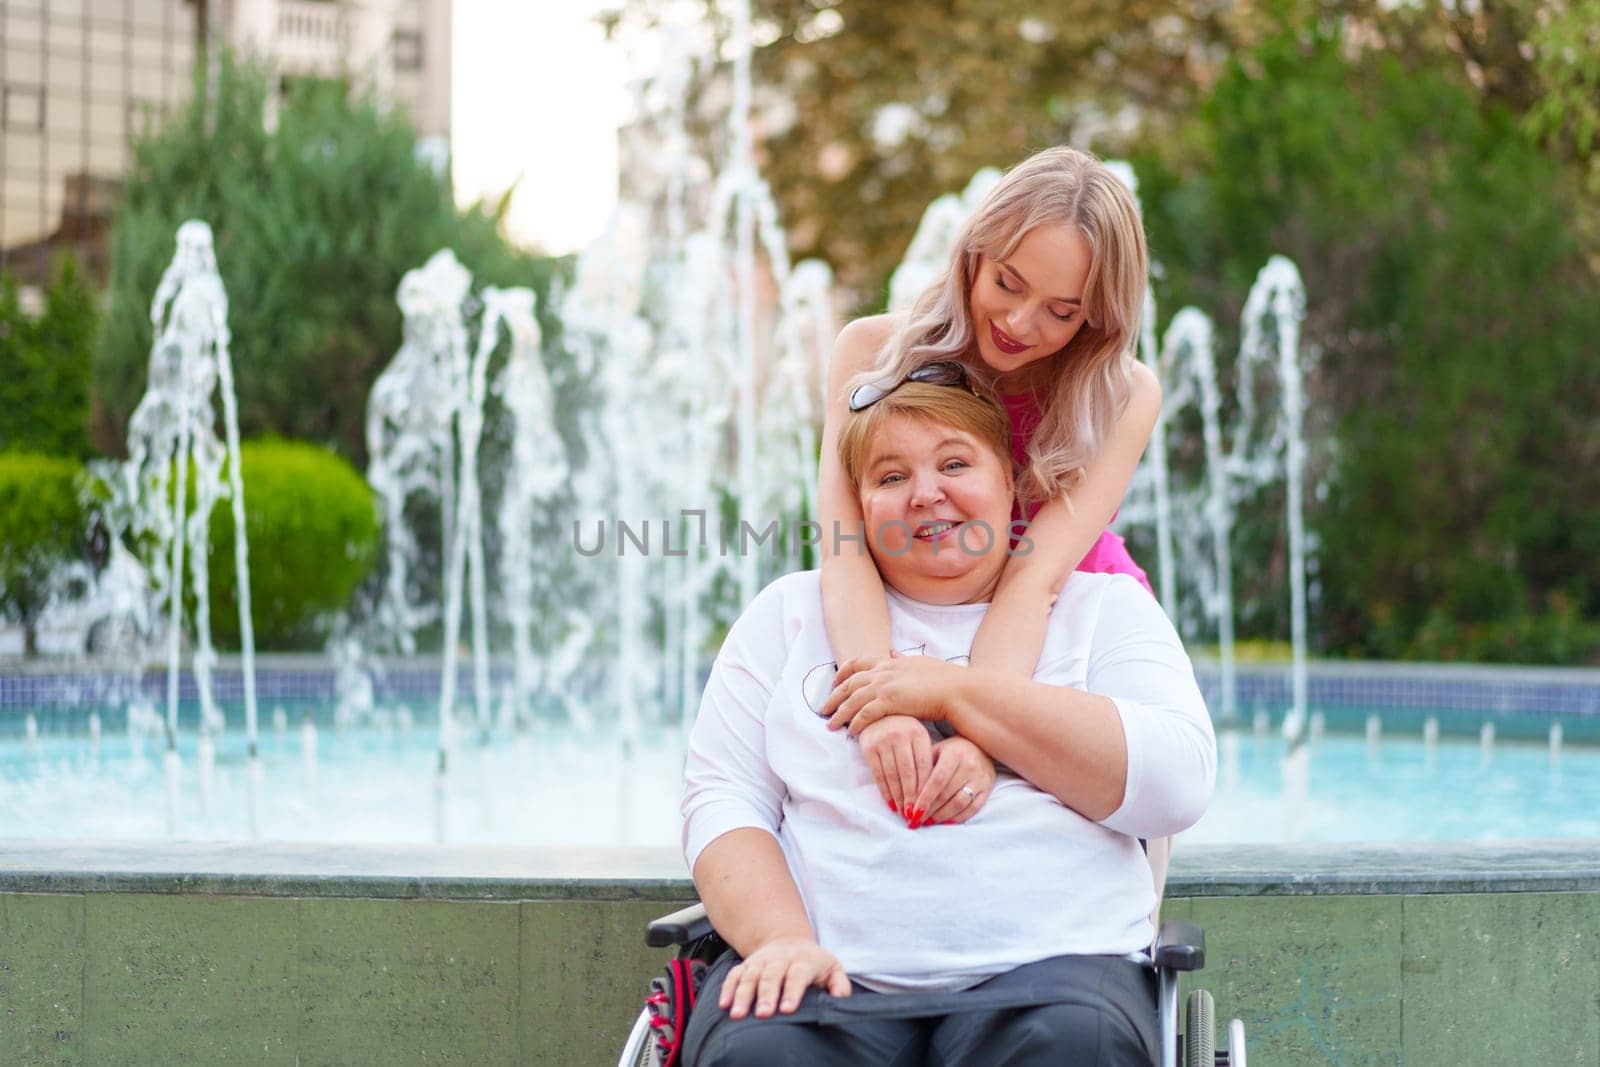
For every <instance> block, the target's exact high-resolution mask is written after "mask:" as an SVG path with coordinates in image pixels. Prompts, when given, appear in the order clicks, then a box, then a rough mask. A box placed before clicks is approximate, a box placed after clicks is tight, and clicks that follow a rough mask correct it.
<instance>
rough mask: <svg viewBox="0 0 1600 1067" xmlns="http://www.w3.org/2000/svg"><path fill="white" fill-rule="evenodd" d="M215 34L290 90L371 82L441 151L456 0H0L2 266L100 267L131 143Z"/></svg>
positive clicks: (33, 271) (41, 276)
mask: <svg viewBox="0 0 1600 1067" xmlns="http://www.w3.org/2000/svg"><path fill="white" fill-rule="evenodd" d="M212 43H220V44H226V45H231V46H233V47H236V48H239V49H241V50H246V51H250V52H253V53H255V54H256V55H257V56H259V57H262V58H264V59H265V60H266V61H267V62H268V63H269V64H270V66H271V69H272V70H273V72H274V73H275V74H276V75H277V77H278V84H279V85H280V86H282V85H285V84H287V83H288V82H289V81H291V80H293V79H295V78H304V77H331V76H339V75H343V76H348V77H350V78H352V79H354V80H358V81H362V82H365V83H367V84H371V85H374V86H375V87H376V88H377V89H378V91H379V93H380V94H381V96H382V97H383V98H384V99H387V100H390V101H392V102H393V103H394V105H395V106H397V107H402V108H404V109H406V110H407V111H408V112H409V113H410V114H411V115H412V117H413V119H414V121H415V122H416V124H417V129H418V133H419V135H420V137H421V138H422V142H423V148H424V150H425V151H427V152H429V153H430V154H434V155H436V156H437V157H438V158H440V159H441V160H442V159H443V157H444V155H445V152H446V146H447V145H448V140H449V134H450V0H0V270H5V271H8V272H10V273H12V274H14V275H16V276H17V277H19V278H20V279H22V280H23V281H24V282H26V283H34V284H39V283H42V282H43V281H44V280H45V279H46V278H47V276H48V274H49V271H50V263H51V260H52V259H53V257H54V254H55V252H56V251H57V250H59V249H64V248H71V249H74V250H75V251H76V252H77V254H78V255H79V258H80V259H82V260H83V261H85V262H86V264H87V265H88V266H89V267H90V269H91V271H93V272H94V273H96V274H97V275H99V276H102V277H103V276H104V274H105V271H106V269H107V267H108V262H107V257H108V254H109V253H108V248H107V241H106V236H107V231H108V229H109V226H110V219H111V214H112V212H113V210H114V208H115V205H116V200H117V195H118V190H119V189H120V180H121V177H122V174H123V172H124V171H125V170H126V168H127V166H128V163H129V160H130V151H129V145H130V140H131V138H132V137H134V136H135V135H137V134H138V133H139V131H140V130H141V129H144V128H145V127H146V126H147V125H148V124H149V123H152V122H155V121H158V120H159V119H160V118H161V117H162V116H164V115H166V114H169V113H171V112H173V111H174V110H175V109H177V108H178V107H179V106H181V105H182V104H183V102H184V101H185V100H186V99H187V97H188V95H189V92H190V85H191V79H192V77H193V73H194V68H195V64H196V62H197V61H198V57H200V56H203V55H204V54H205V52H206V46H207V45H208V44H212Z"/></svg>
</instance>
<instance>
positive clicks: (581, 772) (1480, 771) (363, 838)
mask: <svg viewBox="0 0 1600 1067" xmlns="http://www.w3.org/2000/svg"><path fill="white" fill-rule="evenodd" d="M268 719H269V723H268V726H267V728H266V729H265V730H264V731H263V734H262V770H263V776H262V777H263V784H262V788H261V836H262V837H263V838H265V839H268V840H281V841H324V842H339V841H349V842H397V843H398V842H428V841H437V840H444V841H449V842H453V843H500V844H528V845H580V844H581V845H605V844H617V845H644V844H656V845H673V844H676V843H677V838H678V815H677V800H678V796H679V793H680V782H681V767H682V753H681V750H680V748H679V747H678V742H677V739H676V736H675V735H674V734H673V733H672V732H670V731H668V732H664V733H662V734H660V735H658V737H657V739H656V740H655V741H654V742H651V743H644V744H640V745H637V746H635V747H634V750H633V752H632V753H631V754H625V753H624V751H623V747H622V746H621V744H620V743H619V742H618V741H617V740H616V739H615V738H613V737H608V736H606V735H604V734H593V733H585V732H581V731H576V730H573V729H570V728H566V727H562V726H556V725H544V726H540V727H538V728H536V729H534V730H532V731H530V732H529V733H527V734H525V735H522V736H517V737H511V738H502V739H499V740H496V741H495V742H494V743H492V744H491V745H490V746H488V747H479V746H478V745H477V744H476V743H474V742H472V741H471V740H467V741H465V742H463V743H462V744H461V745H460V746H459V747H458V749H457V750H456V751H455V753H454V755H453V757H452V764H451V765H452V767H453V773H452V774H451V775H450V777H449V778H448V780H447V782H446V784H445V785H444V786H443V787H441V786H440V785H439V779H438V777H437V774H436V767H437V762H438V752H437V747H436V746H437V738H436V735H435V734H434V732H433V731H432V730H431V729H428V728H424V727H421V726H418V727H413V728H410V729H402V728H398V727H394V726H391V727H387V728H362V729H350V730H345V731H343V732H340V731H338V730H335V729H332V728H328V727H324V728H322V729H320V730H319V731H318V733H317V736H316V740H315V744H314V749H315V759H314V761H312V760H308V758H307V745H306V743H305V738H304V737H303V735H302V734H301V732H300V728H299V726H298V725H297V724H291V725H289V726H288V728H287V729H285V730H283V731H279V730H276V729H274V728H272V726H271V724H270V716H269V717H268ZM1219 747H1220V752H1221V757H1220V759H1219V770H1218V778H1217V789H1216V793H1215V796H1214V798H1213V801H1212V805H1211V808H1210V810H1209V811H1208V813H1207V815H1206V816H1205V818H1204V819H1203V820H1202V821H1201V822H1200V823H1199V824H1198V825H1197V826H1195V827H1194V828H1193V829H1191V830H1190V831H1188V833H1187V834H1186V835H1185V839H1186V840H1192V841H1205V842H1240V843H1244V842H1283V841H1313V842H1315V841H1438V840H1495V839H1512V838H1534V837H1600V747H1595V746H1588V745H1568V746H1567V747H1566V748H1565V749H1564V750H1563V751H1562V752H1561V753H1560V754H1559V757H1554V756H1552V753H1551V751H1550V749H1549V748H1548V746H1547V745H1544V744H1534V743H1529V742H1506V741H1502V742H1500V743H1498V744H1496V745H1494V746H1493V747H1492V748H1491V749H1488V750H1485V749H1484V748H1483V747H1482V746H1481V745H1480V744H1478V743H1476V742H1463V741H1459V740H1445V741H1441V742H1440V743H1438V744H1437V745H1436V746H1434V747H1432V748H1431V749H1430V747H1429V746H1427V745H1425V744H1424V743H1423V741H1422V739H1421V738H1420V737H1417V736H1405V737H1401V736H1394V735H1389V736H1385V737H1384V738H1383V739H1382V740H1380V741H1379V742H1378V743H1377V744H1376V745H1371V744H1369V743H1368V741H1367V740H1366V739H1365V738H1364V737H1355V736H1348V735H1339V734H1330V735H1327V736H1325V737H1323V738H1321V739H1319V740H1316V741H1313V742H1310V743H1309V744H1308V748H1307V758H1306V759H1305V769H1304V775H1303V778H1304V782H1305V786H1304V788H1303V790H1302V789H1300V788H1298V787H1297V785H1296V782H1297V780H1298V777H1297V775H1296V774H1295V773H1293V772H1292V771H1291V772H1289V773H1287V774H1286V771H1285V766H1284V753H1285V746H1284V742H1283V741H1282V739H1281V738H1280V737H1279V736H1278V735H1277V734H1276V732H1268V733H1267V734H1266V735H1264V736H1255V735H1253V734H1252V733H1251V732H1249V731H1248V730H1245V731H1243V732H1240V731H1231V730H1224V731H1222V732H1221V733H1220V734H1219ZM180 756H181V769H180V775H179V780H178V790H177V805H176V810H177V813H178V816H177V828H176V833H175V834H173V835H172V836H176V837H179V838H184V839H204V840H247V839H249V837H250V827H249V815H248V813H249V810H250V805H249V777H248V775H247V773H246V762H245V745H244V739H243V737H242V735H241V734H239V733H234V732H230V733H229V734H227V735H225V736H224V738H223V739H222V743H221V745H220V746H219V750H218V753H217V758H216V764H215V771H214V774H213V776H212V782H211V786H210V790H209V800H208V799H207V796H206V791H205V789H204V788H203V784H202V780H201V777H202V776H201V774H200V771H199V768H198V766H197V761H196V751H195V740H194V736H193V734H192V733H185V734H184V735H183V736H182V738H181V744H180ZM168 796H169V794H168V784H167V779H166V774H165V772H164V767H163V762H162V751H161V744H160V742H159V740H157V739H154V738H150V739H144V740H141V741H140V742H138V743H137V744H135V743H133V742H131V741H130V739H129V737H128V736H127V734H126V733H125V732H122V731H117V732H111V731H108V732H107V733H106V734H105V736H104V737H103V739H102V741H101V742H100V745H99V752H98V755H95V754H94V752H93V751H92V747H91V744H90V742H89V740H88V739H87V738H86V737H82V736H77V737H51V736H48V735H47V736H43V737H40V738H38V739H37V740H36V741H33V742H30V741H28V740H26V739H20V738H18V739H11V740H7V741H4V742H0V837H49V838H56V837H60V838H79V839H88V838H113V839H139V838H163V837H167V836H169V830H168V811H169V801H168Z"/></svg>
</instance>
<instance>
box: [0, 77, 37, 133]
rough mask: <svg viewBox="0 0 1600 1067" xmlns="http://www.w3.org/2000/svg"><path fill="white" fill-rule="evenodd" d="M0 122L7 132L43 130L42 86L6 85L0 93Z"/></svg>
mask: <svg viewBox="0 0 1600 1067" xmlns="http://www.w3.org/2000/svg"><path fill="white" fill-rule="evenodd" d="M0 122H3V123H4V126H5V128H6V129H8V130H42V129H44V86H42V85H10V84H8V85H6V87H5V89H4V90H3V91H0Z"/></svg>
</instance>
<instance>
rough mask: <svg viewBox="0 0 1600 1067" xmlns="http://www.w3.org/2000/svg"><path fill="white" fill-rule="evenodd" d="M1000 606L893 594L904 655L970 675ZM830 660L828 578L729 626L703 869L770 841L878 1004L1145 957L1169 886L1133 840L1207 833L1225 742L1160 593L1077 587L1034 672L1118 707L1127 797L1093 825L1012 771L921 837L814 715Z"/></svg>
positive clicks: (703, 797)
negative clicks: (745, 844) (1088, 958)
mask: <svg viewBox="0 0 1600 1067" xmlns="http://www.w3.org/2000/svg"><path fill="white" fill-rule="evenodd" d="M987 609H988V605H986V604H966V605H955V606H937V605H929V604H922V603H918V602H916V601H912V600H909V599H907V598H905V597H902V596H900V595H898V594H896V593H894V592H893V591H891V592H890V594H889V622H890V635H891V640H892V642H893V646H894V647H895V648H896V649H899V650H901V651H903V652H904V651H921V652H922V654H924V655H930V656H939V657H941V658H944V659H947V660H954V661H956V662H960V663H965V662H966V659H965V657H966V655H967V653H968V651H969V650H970V649H971V646H972V638H973V635H974V634H975V633H976V632H977V629H978V624H979V623H980V622H981V621H982V619H983V616H984V613H985V611H986V610H987ZM833 658H834V657H833V653H832V651H831V649H830V648H829V645H828V639H827V633H826V631H825V629H824V626H823V618H822V593H821V584H820V581H819V578H818V574H817V572H816V571H806V572H800V573H795V574H790V575H786V576H785V577H783V578H780V579H778V580H777V581H775V582H773V583H772V584H771V585H769V586H768V587H767V588H766V589H765V590H763V591H762V593H761V594H760V595H759V596H758V597H756V599H755V601H754V602H753V603H752V604H751V605H750V606H749V608H747V609H746V610H745V613H744V614H743V615H742V616H741V617H740V618H739V621H738V622H737V623H735V624H734V626H733V629H732V630H731V631H730V632H729V634H728V637H727V640H726V641H725V642H724V643H723V646H722V650H721V652H720V653H719V655H718V656H717V660H716V663H715V665H714V666H713V667H712V670H711V677H710V680H709V681H708V682H707V685H706V691H705V695H704V697H703V698H702V701H701V705H700V714H699V718H698V719H697V720H696V722H695V725H694V729H693V731H692V733H691V735H690V739H689V757H688V765H687V771H686V787H685V792H684V797H683V809H682V810H683V820H684V821H683V849H684V858H685V859H686V860H687V861H688V864H689V869H690V870H691V871H692V870H694V864H695V861H696V860H698V859H699V857H700V853H701V851H702V850H703V849H704V848H705V847H706V845H708V844H710V843H711V842H712V841H713V840H715V839H716V838H717V837H720V836H721V835H723V834H725V833H728V832H729V831H730V830H735V829H739V828H741V827H754V828H757V829H761V830H765V831H767V832H768V833H771V834H772V835H773V836H774V837H776V838H777V840H778V843H779V844H780V846H781V847H782V849H783V853H784V856H785V857H786V858H787V860H788V863H789V870H790V872H791V873H792V874H793V876H794V880H795V884H796V885H797V886H798V887H799V890H800V896H801V899H802V900H803V901H804V902H805V907H806V912H807V917H808V918H809V919H810V921H811V927H812V929H813V930H814V931H815V932H816V936H817V942H818V943H819V944H820V945H822V946H823V947H824V948H826V949H828V950H829V951H830V952H832V953H833V954H834V955H836V956H837V957H838V958H839V961H840V962H841V963H842V964H843V965H844V968H845V970H846V971H847V972H848V973H849V974H850V976H851V977H852V978H855V979H857V980H858V981H861V982H862V983H863V984H865V985H868V986H869V987H871V988H876V989H880V990H884V991H892V990H914V989H956V988H962V987H964V986H967V985H971V984H973V983H975V982H977V981H981V980H983V979H984V978H988V977H991V976H993V975H996V974H1001V973H1003V972H1005V971H1008V970H1011V969H1012V968H1014V967H1018V966H1020V965H1022V964H1024V963H1031V962H1033V961H1035V960H1041V959H1045V958H1048V957H1050V956H1057V955H1065V954H1069V953H1070V954H1115V955H1120V954H1125V953H1130V952H1134V951H1138V950H1141V949H1144V948H1147V947H1148V946H1149V945H1150V942H1151V940H1152V935H1153V931H1152V929H1151V925H1150V912H1151V910H1152V908H1153V907H1154V905H1155V889H1154V886H1153V884H1152V881H1151V875H1150V867H1149V864H1148V862H1147V861H1146V859H1145V856H1144V853H1143V851H1142V850H1141V849H1140V847H1139V842H1138V840H1137V838H1139V837H1145V838H1154V837H1164V836H1167V835H1170V834H1174V833H1177V832H1178V831H1180V830H1182V829H1184V828H1186V827H1188V826H1190V825H1192V824H1193V823H1194V822H1195V821H1197V820H1198V819H1199V818H1200V815H1201V814H1202V813H1203V812H1204V810H1205V806H1206V803H1207V801H1208V800H1209V799H1210V796H1211V789H1212V785H1213V782H1214V780H1215V777H1216V739H1215V737H1214V735H1213V733H1212V729H1211V719H1210V716H1209V715H1208V714H1207V712H1206V708H1205V703H1204V701H1203V699H1202V698H1201V695H1200V690H1199V687H1198V686H1197V685H1196V683H1195V678H1194V668H1193V666H1192V665H1191V664H1190V662H1189V658H1188V656H1187V655H1186V654H1185V653H1184V650H1183V646H1182V644H1181V643H1180V641H1179V640H1178V635H1177V633H1176V632H1175V631H1174V630H1173V628H1172V624H1171V623H1170V622H1169V621H1168V620H1167V617H1166V615H1164V614H1163V613H1162V611H1161V608H1160V606H1159V605H1158V604H1157V603H1156V601H1155V599H1154V598H1153V597H1151V596H1150V594H1149V593H1148V592H1146V591H1145V590H1144V589H1143V588H1142V587H1140V586H1139V585H1138V584H1137V583H1136V582H1135V581H1134V580H1133V579H1131V578H1128V577H1126V576H1124V575H1108V574H1085V573H1074V574H1073V575H1072V576H1071V578H1069V579H1068V581H1067V583H1066V585H1065V586H1064V587H1063V589H1062V591H1061V595H1060V596H1059V598H1058V599H1057V601H1056V605H1055V608H1054V609H1053V610H1052V612H1051V616H1050V622H1049V626H1048V629H1047V632H1046V635H1045V643H1044V650H1043V652H1042V654H1041V656H1040V659H1039V668H1038V670H1037V671H1036V672H1035V674H1034V678H1035V679H1036V680H1037V681H1040V682H1047V683H1050V684H1052V685H1061V686H1067V687H1071V688H1074V689H1080V690H1084V691H1086V692H1090V693H1098V694H1100V695H1103V696H1106V697H1109V698H1110V699H1111V700H1112V701H1113V702H1114V703H1115V704H1116V707H1117V712H1118V714H1119V716H1120V717H1121V720H1122V728H1123V733H1124V735H1125V737H1126V740H1127V751H1128V775H1127V788H1126V792H1125V794H1124V797H1123V802H1122V805H1121V807H1119V808H1118V809H1117V810H1116V811H1115V812H1113V813H1112V814H1111V815H1110V816H1108V817H1107V818H1106V819H1104V820H1102V821H1101V822H1098V823H1097V822H1093V821H1091V820H1089V819H1086V818H1084V817H1083V816H1082V815H1079V814H1078V813H1077V812H1075V811H1073V810H1072V809H1070V808H1068V807H1066V806H1065V805H1064V804H1062V803H1061V802H1060V801H1059V800H1057V799H1056V798H1055V797H1053V796H1051V795H1050V794H1049V793H1046V792H1044V791H1043V790H1041V789H1038V788H1036V787H1035V786H1033V785H1032V784H1030V783H1028V782H1027V781H1025V780H1023V779H1021V778H1018V777H1015V776H1013V775H1010V774H1001V775H1000V776H999V777H998V778H997V780H996V782H995V786H994V791H993V793H992V794H991V796H990V797H989V800H988V802H987V803H986V804H985V805H984V807H983V809H982V811H980V812H979V813H978V814H977V815H976V816H974V817H973V818H972V819H970V820H969V821H967V822H966V823H963V824H958V825H955V826H928V827H923V828H922V829H918V830H911V829H908V828H907V826H906V824H905V820H904V819H902V818H900V817H899V816H898V815H896V814H895V813H894V812H892V811H890V810H889V809H888V806H887V805H886V804H885V803H884V802H883V799H882V798H881V796H880V795H879V793H878V788H877V785H876V784H875V783H874V781H873V778H872V772H871V771H870V770H869V769H868V767H867V763H866V760H865V759H864V758H863V756H862V754H861V751H860V748H859V746H858V745H857V743H856V741H855V740H854V739H852V738H850V737H849V736H848V735H847V734H846V733H845V732H844V731H843V730H839V731H830V730H829V729H828V728H827V725H826V720H824V719H823V718H821V717H820V716H818V715H817V714H816V712H815V710H813V709H814V708H816V707H820V706H821V704H822V702H823V701H824V700H825V699H826V698H827V694H828V691H829V688H830V686H831V683H832V679H833Z"/></svg>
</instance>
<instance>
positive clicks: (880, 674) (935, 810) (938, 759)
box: [819, 652, 995, 829]
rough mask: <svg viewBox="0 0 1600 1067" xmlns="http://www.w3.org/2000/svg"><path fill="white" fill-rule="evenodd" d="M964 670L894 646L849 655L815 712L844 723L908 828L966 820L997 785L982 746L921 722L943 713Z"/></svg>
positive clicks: (831, 724)
mask: <svg viewBox="0 0 1600 1067" xmlns="http://www.w3.org/2000/svg"><path fill="white" fill-rule="evenodd" d="M962 670H965V668H963V667H958V666H956V665H955V664H953V663H947V662H945V661H944V660H942V659H937V658H935V657H931V656H905V655H901V654H900V653H898V652H891V653H890V654H889V657H888V658H887V659H875V658H872V657H861V658H858V659H853V660H849V661H847V662H845V663H843V664H841V665H840V667H839V673H838V675H837V676H836V677H835V678H834V683H833V692H832V693H830V694H829V696H828V700H827V702H826V703H825V704H823V706H822V708H821V709H820V712H819V713H820V714H822V715H824V716H827V717H828V729H830V730H838V729H846V730H848V731H849V734H850V736H851V737H855V738H857V739H858V740H859V741H860V742H861V754H862V755H863V756H864V757H866V761H867V766H868V767H869V768H871V770H872V777H873V779H874V780H875V781H876V782H877V784H878V791H879V792H880V793H882V794H883V799H884V800H885V802H887V803H888V805H889V807H890V809H891V810H893V811H894V812H895V813H896V814H897V815H900V816H901V817H902V818H904V819H905V820H906V825H907V826H909V827H911V828H912V829H917V828H918V827H922V826H932V825H937V824H939V823H960V822H966V821H967V820H968V819H970V818H972V816H973V815H975V814H977V812H978V810H979V809H980V808H982V807H983V804H984V801H986V800H988V798H989V794H990V791H991V790H992V789H993V788H994V778H995V771H994V761H993V760H991V759H990V758H989V757H988V755H986V754H985V753H984V751H983V750H982V749H980V748H979V747H978V746H977V745H975V744H973V743H972V742H971V741H968V740H967V739H966V738H964V737H959V736H958V737H947V738H944V739H943V740H941V741H938V742H935V741H933V740H932V739H931V738H930V737H929V736H928V728H927V726H925V725H924V723H929V722H938V721H940V720H942V719H945V718H948V712H949V705H948V703H947V700H948V697H949V695H950V693H951V692H952V691H953V689H954V688H955V686H956V685H957V684H958V683H959V682H960V681H962V678H961V676H960V675H958V674H956V673H955V672H958V671H962Z"/></svg>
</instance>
